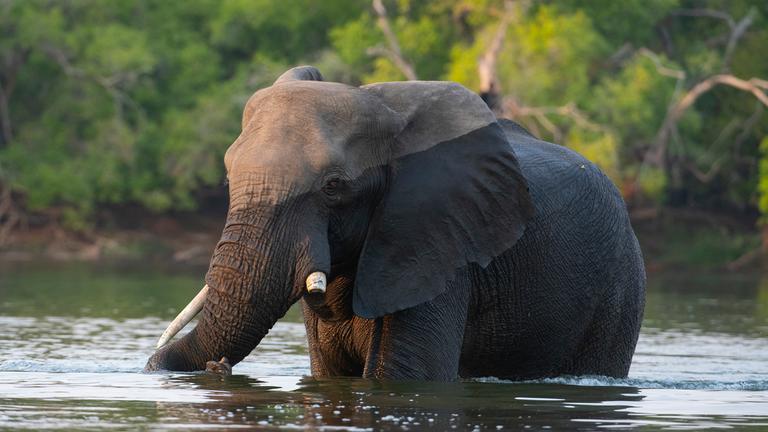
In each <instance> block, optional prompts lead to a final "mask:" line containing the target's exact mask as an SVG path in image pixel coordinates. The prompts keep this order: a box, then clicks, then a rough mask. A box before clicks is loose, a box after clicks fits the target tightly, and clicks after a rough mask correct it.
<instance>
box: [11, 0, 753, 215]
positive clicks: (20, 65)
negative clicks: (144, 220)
mask: <svg viewBox="0 0 768 432" xmlns="http://www.w3.org/2000/svg"><path fill="white" fill-rule="evenodd" d="M384 4H385V6H386V9H387V14H388V17H389V23H390V25H391V28H392V30H393V31H394V33H395V35H396V37H397V39H398V41H399V45H400V49H401V51H402V56H403V59H404V60H405V61H407V62H409V63H410V64H411V65H412V66H413V68H414V70H415V71H416V73H417V75H418V77H419V78H420V79H429V80H434V79H449V80H453V81H457V82H459V83H462V84H464V85H465V86H467V87H469V88H470V89H474V90H479V86H480V81H479V77H478V59H479V58H480V57H481V56H482V55H483V54H484V53H485V52H486V50H487V49H488V47H489V44H490V43H491V41H492V40H493V38H494V36H495V35H496V33H497V31H498V29H499V25H500V23H501V22H502V19H506V20H508V21H507V22H508V23H509V26H508V29H507V32H506V36H505V37H504V40H503V45H502V49H501V50H500V51H499V55H498V61H497V65H496V71H497V72H498V79H499V84H500V88H501V95H502V96H503V97H505V98H506V99H505V100H506V101H507V102H509V101H512V102H514V104H515V106H516V107H517V108H516V109H517V111H515V110H514V109H513V110H507V115H511V116H514V117H515V120H517V121H519V122H521V123H523V124H524V125H525V126H527V127H528V128H529V129H531V130H532V131H533V132H534V133H535V134H537V135H539V136H541V137H542V138H544V139H548V140H552V141H557V142H558V143H560V144H563V145H566V146H569V147H571V148H573V149H575V150H576V151H578V152H580V153H582V154H584V155H585V156H586V157H587V158H589V159H590V160H592V161H594V162H595V163H597V164H598V165H599V166H601V167H602V168H603V170H605V171H606V173H607V174H608V175H609V176H610V177H611V178H612V179H613V180H614V181H615V182H616V183H617V184H620V185H632V187H631V189H632V190H631V191H629V190H625V191H624V192H625V193H626V194H627V195H630V194H631V193H639V194H640V195H642V197H643V198H644V201H642V202H648V201H651V202H654V203H666V204H668V205H679V204H697V205H704V206H712V207H717V208H721V207H727V208H733V209H739V210H750V209H759V210H760V211H761V212H762V213H763V214H768V180H766V179H768V162H766V161H768V144H766V141H765V139H764V137H765V136H766V135H768V116H766V115H765V114H764V111H765V109H764V107H762V106H761V104H759V103H758V102H756V100H755V98H754V97H753V96H752V95H751V94H749V93H745V92H742V91H739V90H735V89H733V88H730V87H726V86H721V87H717V88H714V89H712V90H711V91H708V92H706V93H705V94H703V95H701V97H699V98H698V99H697V100H696V102H695V103H694V104H693V105H692V106H690V107H689V108H688V109H687V110H686V112H685V113H684V115H683V116H682V117H681V119H680V120H679V121H678V122H677V123H676V127H675V128H674V131H673V132H674V133H673V134H672V135H671V138H670V139H669V140H668V143H667V144H666V147H665V148H663V149H661V150H660V151H657V150H659V149H658V146H659V141H658V137H659V130H660V128H661V126H662V124H663V123H664V119H665V118H666V116H667V113H668V109H669V107H670V105H671V104H673V103H674V102H676V101H677V100H678V99H679V98H680V97H681V96H682V95H683V94H684V93H685V92H686V91H688V90H690V89H691V88H692V87H693V86H694V85H695V84H696V83H698V82H700V81H701V80H702V79H705V78H707V77H709V76H712V75H713V74H718V73H725V72H729V73H732V74H734V75H735V76H737V77H739V78H743V79H749V78H752V77H758V78H762V79H767V78H768V56H765V55H760V54H762V52H763V51H764V47H765V46H768V26H767V25H766V22H767V21H766V17H767V16H768V4H766V3H765V2H762V1H759V0H733V1H729V2H719V1H717V0H703V1H699V0H697V1H693V0H628V1H623V2H616V1H612V0H568V1H566V0H555V1H547V2H513V3H512V5H513V9H511V10H508V9H506V7H505V4H506V2H505V1H503V0H432V1H428V0H384ZM691 10H696V11H698V14H699V15H701V14H700V12H701V11H704V10H708V11H716V12H717V13H718V14H728V15H729V16H730V17H731V19H732V21H733V22H739V20H741V19H742V18H744V17H747V16H749V17H750V19H751V24H750V26H749V27H748V28H747V31H746V32H745V33H744V34H743V35H742V36H741V38H740V39H738V41H737V43H736V45H735V48H734V50H733V52H732V53H731V55H730V57H728V56H726V46H727V42H728V40H729V36H730V32H731V29H732V27H731V25H730V24H729V23H728V22H727V21H726V20H724V19H722V18H718V17H717V14H714V15H713V14H709V15H706V14H705V16H692V15H697V13H690V12H691ZM713 16H714V17H713ZM502 17H506V18H502ZM0 34H2V37H0V65H2V66H0V96H3V95H4V97H0V108H3V106H2V104H3V100H5V105H6V108H7V111H8V112H9V113H10V114H9V122H8V124H6V120H4V119H3V117H2V115H1V114H2V109H0V129H2V132H3V133H2V134H0V181H3V182H4V183H5V182H7V183H10V184H11V185H12V187H13V189H14V190H15V191H16V192H17V193H18V194H21V195H22V196H23V197H24V203H25V206H26V208H27V209H28V210H31V211H41V212H47V213H48V214H51V215H53V216H54V217H58V218H59V219H60V220H61V221H63V222H65V223H67V224H68V225H69V226H71V227H75V228H84V227H87V223H88V221H89V220H90V219H89V218H90V217H91V216H92V215H93V213H94V212H95V211H96V209H98V208H100V207H102V206H110V205H117V204H124V203H132V204H138V205H141V206H144V207H145V208H147V209H149V210H151V211H156V212H166V211H171V210H191V209H195V208H196V206H197V205H198V204H199V202H200V193H201V191H202V190H206V189H207V190H210V189H211V188H212V187H213V186H215V185H217V184H218V183H219V182H220V181H221V179H222V177H223V166H222V155H223V153H224V151H225V150H226V148H227V147H228V146H229V144H230V143H231V142H232V141H233V140H234V139H235V138H236V136H237V134H238V133H239V128H240V125H239V123H240V114H241V110H242V106H243V104H244V103H245V101H246V100H247V98H248V97H249V96H250V95H251V94H252V92H253V91H255V90H256V89H258V88H260V87H264V86H266V85H269V83H271V82H272V80H274V78H275V77H276V76H277V75H279V74H280V73H281V72H282V71H284V70H285V69H286V68H287V67H289V66H292V65H296V64H306V63H310V64H315V65H317V66H319V67H320V69H321V70H322V72H323V74H324V75H325V76H326V78H327V79H329V80H334V81H342V82H346V83H349V84H353V85H357V84H361V83H367V82H373V81H388V80H398V79H403V78H404V75H403V72H402V71H401V70H400V69H399V67H398V65H397V64H396V63H395V62H393V59H392V56H391V54H390V53H388V52H387V50H390V49H391V47H390V46H389V45H388V41H387V40H386V38H385V37H384V34H383V32H382V31H381V29H380V28H379V25H378V17H377V15H376V14H375V12H374V11H373V9H372V8H371V5H370V2H369V1H359V2H347V1H343V0H326V1H318V0H295V1H278V0H223V1H221V0H188V1H185V2H182V3H178V2H168V1H164V0H147V1H143V2H104V1H99V0H80V1H73V2H58V1H53V0H6V1H4V2H0ZM671 75H674V76H671ZM521 107H522V108H521ZM526 109H527V110H526ZM9 137H10V139H8V138H9ZM761 141H762V143H763V144H762V146H761V147H760V149H761V150H758V147H759V143H760V142H761ZM649 155H656V156H655V157H657V158H658V157H661V158H662V159H663V162H659V161H658V160H654V159H653V158H652V157H649ZM659 155H660V156H659ZM758 159H759V160H760V163H759V164H758V163H757V160H758Z"/></svg>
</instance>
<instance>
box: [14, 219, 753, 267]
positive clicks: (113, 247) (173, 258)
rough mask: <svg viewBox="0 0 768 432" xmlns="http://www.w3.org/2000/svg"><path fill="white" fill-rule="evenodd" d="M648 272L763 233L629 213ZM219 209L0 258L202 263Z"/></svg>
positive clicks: (17, 249) (732, 257) (216, 230)
mask: <svg viewBox="0 0 768 432" xmlns="http://www.w3.org/2000/svg"><path fill="white" fill-rule="evenodd" d="M630 215H631V219H632V226H633V228H634V230H635V233H636V235H637V237H638V240H639V241H640V245H641V248H642V250H643V255H644V259H645V262H646V269H647V271H648V273H655V272H658V271H664V270H670V269H676V268H681V269H697V270H709V271H722V270H726V271H742V270H760V269H762V268H763V266H764V264H765V261H766V260H765V256H764V254H763V249H762V248H761V232H760V230H759V229H758V228H757V226H756V225H755V224H754V223H750V221H749V220H748V219H746V218H734V217H730V216H723V215H716V214H713V213H702V212H700V211H686V210H682V211H681V210H669V209H663V210H659V209H643V210H635V211H632V212H631V213H630ZM224 219H225V215H224V214H222V215H214V214H182V215H174V216H156V215H141V216H140V217H137V218H135V219H132V220H131V223H129V224H126V223H121V224H113V226H111V227H99V228H95V229H93V230H92V231H91V232H88V233H80V232H74V231H70V230H66V229H64V228H61V227H58V226H54V225H50V224H48V225H40V226H35V227H28V228H25V229H18V230H16V231H14V232H13V233H11V235H10V236H8V238H7V239H6V241H5V242H4V243H3V244H0V262H5V263H7V262H29V261H54V262H78V261H84V262H116V261H136V262H138V261H147V260H150V261H153V262H164V263H168V264H179V265H195V266H198V265H207V264H208V261H209V259H210V256H211V254H212V252H213V249H214V247H215V245H216V242H217V241H218V239H219V236H220V234H221V228H222V226H223V224H224Z"/></svg>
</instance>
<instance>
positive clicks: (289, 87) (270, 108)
mask: <svg viewBox="0 0 768 432" xmlns="http://www.w3.org/2000/svg"><path fill="white" fill-rule="evenodd" d="M380 104H381V103H380V102H379V101H378V100H376V99H375V98H372V97H370V95H368V94H367V93H365V92H363V91H361V90H360V89H358V88H355V87H350V86H347V85H343V84H338V83H327V82H316V81H295V82H289V83H284V84H279V85H274V86H272V87H268V88H266V89H263V90H259V91H258V92H256V93H255V94H254V95H253V96H252V97H251V99H250V100H249V101H248V103H247V105H246V108H245V110H244V112H243V116H244V118H243V123H244V127H243V129H247V128H248V127H262V126H264V125H265V124H266V125H268V126H273V127H280V126H285V127H294V128H296V127H302V126H304V125H307V121H310V122H311V123H310V125H309V126H310V127H316V126H318V123H322V124H323V125H324V126H325V127H339V128H340V129H342V130H340V131H338V132H343V131H350V130H354V129H356V128H358V127H361V128H366V127H367V126H368V124H369V123H371V121H372V120H373V119H375V118H376V117H377V112H378V111H379V110H378V109H377V105H380Z"/></svg>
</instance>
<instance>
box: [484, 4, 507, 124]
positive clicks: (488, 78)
mask: <svg viewBox="0 0 768 432" xmlns="http://www.w3.org/2000/svg"><path fill="white" fill-rule="evenodd" d="M513 13H514V11H513V4H512V0H506V1H505V2H504V14H503V15H502V16H501V20H500V21H499V28H498V29H497V30H496V34H495V35H494V36H493V39H491V43H490V44H488V48H487V49H486V50H485V52H484V53H483V55H482V56H480V58H479V59H478V61H477V75H478V77H479V79H480V88H479V90H480V96H481V97H482V98H483V100H484V101H485V103H486V104H488V107H489V108H491V110H493V111H497V110H498V108H499V77H498V74H497V73H496V64H497V63H498V60H499V54H500V53H501V47H502V45H503V44H504V37H505V36H506V35H507V28H508V27H509V22H510V21H511V20H512V15H513Z"/></svg>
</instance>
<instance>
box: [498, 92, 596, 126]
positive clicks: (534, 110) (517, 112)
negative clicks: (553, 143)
mask: <svg viewBox="0 0 768 432" xmlns="http://www.w3.org/2000/svg"><path fill="white" fill-rule="evenodd" d="M504 108H505V114H506V115H508V116H510V117H512V118H516V117H535V118H537V119H539V118H540V117H541V116H547V115H559V116H563V117H568V118H570V119H571V120H573V122H574V123H576V124H577V125H579V126H581V127H583V128H584V129H587V130H591V131H605V130H606V128H605V127H604V126H603V125H600V124H598V123H595V122H593V121H592V120H590V119H589V117H588V116H587V115H586V114H585V113H584V112H583V111H581V110H580V109H579V108H578V107H577V106H576V104H575V103H573V102H568V103H567V104H565V105H562V106H542V107H528V106H523V105H520V104H519V103H518V102H517V101H516V100H514V99H512V98H508V99H507V100H506V101H505V104H504ZM545 127H546V126H545Z"/></svg>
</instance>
